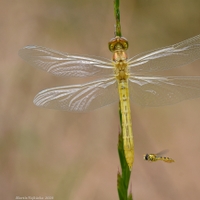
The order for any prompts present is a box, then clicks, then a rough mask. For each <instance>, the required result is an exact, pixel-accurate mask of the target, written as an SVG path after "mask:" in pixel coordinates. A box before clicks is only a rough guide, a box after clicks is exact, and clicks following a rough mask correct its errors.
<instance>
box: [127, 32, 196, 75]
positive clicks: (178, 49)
mask: <svg viewBox="0 0 200 200" xmlns="http://www.w3.org/2000/svg"><path fill="white" fill-rule="evenodd" d="M199 58H200V35H197V36H195V37H193V38H189V39H187V40H184V41H182V42H179V43H177V44H174V45H171V46H167V47H163V48H160V49H156V50H152V51H148V52H144V53H141V54H138V55H136V56H134V57H132V58H130V59H128V64H129V67H130V74H131V75H136V74H147V73H148V74H152V73H153V72H157V71H162V70H167V69H172V68H175V67H180V66H183V65H187V64H189V63H192V62H194V61H195V60H197V59H199Z"/></svg>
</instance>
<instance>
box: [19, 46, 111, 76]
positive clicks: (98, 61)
mask: <svg viewBox="0 0 200 200" xmlns="http://www.w3.org/2000/svg"><path fill="white" fill-rule="evenodd" d="M19 56H20V57H21V58H23V59H24V60H25V61H27V62H28V63H30V65H32V66H34V67H36V68H40V69H43V70H45V71H47V72H50V73H52V74H54V75H57V76H71V77H88V76H111V75H112V76H113V66H112V61H110V60H109V59H106V58H101V57H97V56H81V55H70V54H68V53H62V52H58V51H55V50H52V49H48V48H45V47H40V46H26V47H24V48H23V49H20V50H19Z"/></svg>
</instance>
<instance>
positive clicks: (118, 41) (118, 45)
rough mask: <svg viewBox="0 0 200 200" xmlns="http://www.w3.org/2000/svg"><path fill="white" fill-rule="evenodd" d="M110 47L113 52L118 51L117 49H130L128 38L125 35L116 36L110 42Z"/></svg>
mask: <svg viewBox="0 0 200 200" xmlns="http://www.w3.org/2000/svg"><path fill="white" fill-rule="evenodd" d="M108 48H109V50H110V51H111V52H114V51H117V50H124V51H126V50H127V49H128V40H127V39H126V38H124V37H119V36H116V37H114V38H112V39H111V40H110V42H108Z"/></svg>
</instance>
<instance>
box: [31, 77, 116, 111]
mask: <svg viewBox="0 0 200 200" xmlns="http://www.w3.org/2000/svg"><path fill="white" fill-rule="evenodd" d="M118 100H119V97H118V92H117V85H116V80H115V79H114V78H109V79H103V80H98V81H94V82H90V83H86V84H82V85H71V86H63V87H55V88H50V89H46V90H43V91H41V92H40V93H38V94H37V95H36V96H35V98H34V103H35V105H37V106H43V107H47V108H52V109H58V110H65V111H72V112H86V111H91V110H94V109H96V108H99V107H102V106H105V105H108V104H111V103H113V102H115V101H118Z"/></svg>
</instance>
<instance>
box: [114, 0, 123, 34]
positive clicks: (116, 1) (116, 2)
mask: <svg viewBox="0 0 200 200" xmlns="http://www.w3.org/2000/svg"><path fill="white" fill-rule="evenodd" d="M119 1H120V0H114V14H115V19H116V25H115V36H119V37H121V36H122V34H121V24H120V10H119Z"/></svg>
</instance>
